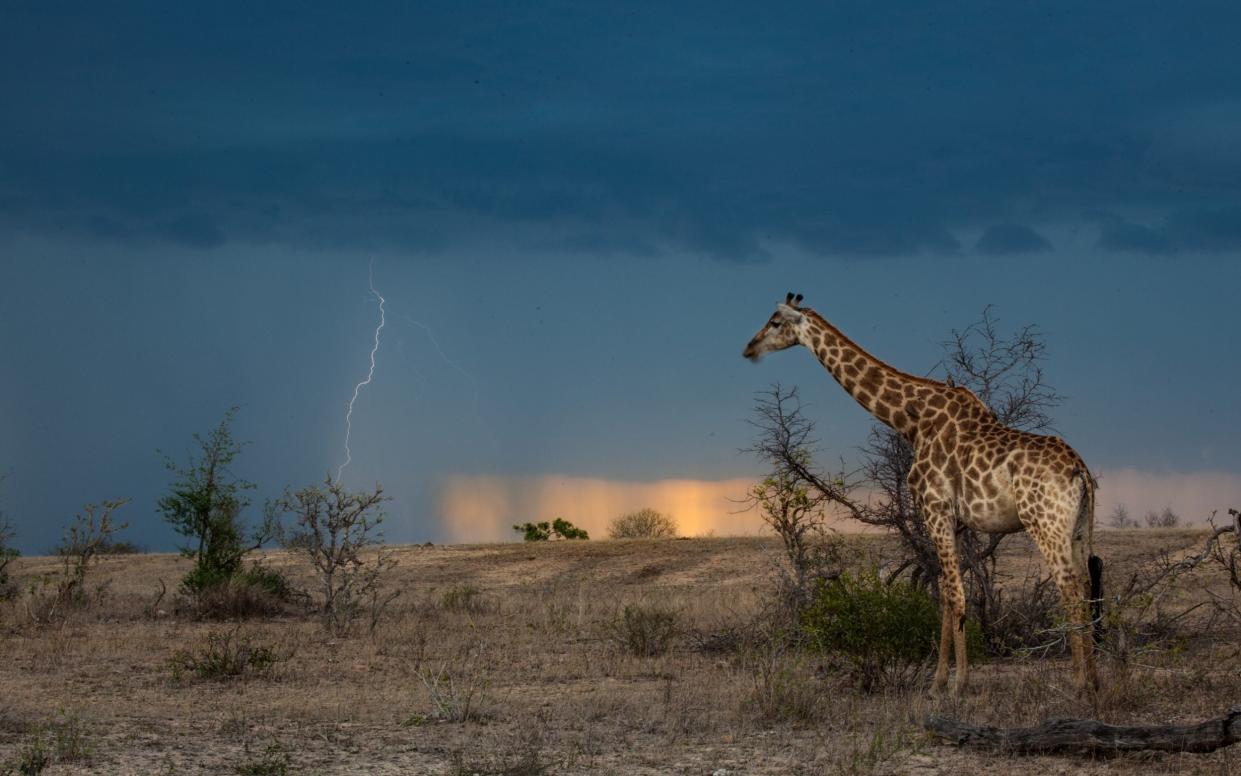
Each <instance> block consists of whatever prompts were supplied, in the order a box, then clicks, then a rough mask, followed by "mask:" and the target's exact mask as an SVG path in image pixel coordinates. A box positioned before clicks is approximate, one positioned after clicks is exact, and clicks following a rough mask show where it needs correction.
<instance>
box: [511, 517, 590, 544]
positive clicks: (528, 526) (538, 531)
mask: <svg viewBox="0 0 1241 776" xmlns="http://www.w3.org/2000/svg"><path fill="white" fill-rule="evenodd" d="M513 530H514V531H516V532H517V533H519V534H521V535H522V537H521V538H522V541H527V542H546V541H551V540H556V539H589V538H590V534H588V533H586V530H585V529H583V528H578V527H577V526H575V525H573V523H570V522H569V521H568V520H565V519H564V518H560V517H558V518H556V519H555V520H553V521H552V522H550V523H548V522H546V521H544V522H542V523H521V524H520V525H514V526H513Z"/></svg>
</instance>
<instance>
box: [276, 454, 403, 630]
mask: <svg viewBox="0 0 1241 776" xmlns="http://www.w3.org/2000/svg"><path fill="white" fill-rule="evenodd" d="M387 500H388V499H387V498H386V497H385V496H384V495H383V488H382V487H381V486H379V485H378V484H377V485H376V486H375V489H374V490H373V491H369V492H366V491H359V492H356V493H353V492H350V491H348V490H346V489H345V487H344V486H343V485H341V484H340V483H339V482H333V481H332V479H331V478H330V477H328V478H327V479H326V480H325V481H324V484H323V485H322V486H311V487H308V488H302V489H301V490H298V491H296V492H288V491H286V492H285V494H284V496H282V497H281V498H280V499H279V500H278V501H276V502H275V503H274V504H273V505H272V506H270V507H269V510H272V511H280V512H289V513H292V514H293V516H294V519H295V521H296V524H295V527H294V529H293V531H292V535H291V537H289V539H288V541H287V543H288V544H289V546H292V547H295V548H297V549H300V550H302V551H304V552H305V553H307V554H308V555H309V556H310V560H311V563H312V564H313V565H314V568H315V572H316V574H317V576H318V580H319V590H320V593H321V594H322V596H323V599H322V604H321V611H322V613H323V621H324V625H325V626H326V627H327V628H328V629H329V630H330V631H332V632H333V633H336V634H343V633H345V632H347V631H348V630H349V628H350V627H351V625H352V624H353V621H354V619H355V617H356V616H357V615H358V613H359V612H360V610H361V608H362V606H363V604H364V603H365V602H367V601H369V602H370V603H371V606H372V610H373V611H372V617H371V621H372V624H373V623H374V622H375V621H376V620H377V618H378V612H379V608H381V607H382V606H383V605H385V604H387V603H389V602H391V601H392V600H393V599H394V598H396V595H397V594H399V592H398V593H396V594H389V595H387V596H382V595H380V591H379V588H380V582H381V577H382V576H383V575H384V573H385V572H387V571H388V570H390V569H391V568H393V567H394V566H395V565H396V560H395V559H394V558H392V557H391V554H390V553H388V552H386V551H385V550H384V548H383V546H382V541H383V537H382V535H380V534H379V533H378V532H377V530H376V529H377V528H378V526H379V524H380V523H382V522H383V519H384V515H383V513H382V512H378V511H377V508H378V507H379V505H380V504H382V503H383V502H384V501H387ZM372 548H373V550H374V557H373V558H371V559H370V560H368V559H367V558H366V557H365V555H366V553H367V552H368V551H370V550H371V549H372Z"/></svg>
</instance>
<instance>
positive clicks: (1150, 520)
mask: <svg viewBox="0 0 1241 776" xmlns="http://www.w3.org/2000/svg"><path fill="white" fill-rule="evenodd" d="M1180 524H1181V516H1180V515H1178V514H1177V513H1175V512H1173V511H1172V507H1164V508H1163V511H1162V512H1158V513H1156V512H1154V511H1151V512H1147V513H1146V527H1147V528H1176V527H1177V526H1178V525H1180Z"/></svg>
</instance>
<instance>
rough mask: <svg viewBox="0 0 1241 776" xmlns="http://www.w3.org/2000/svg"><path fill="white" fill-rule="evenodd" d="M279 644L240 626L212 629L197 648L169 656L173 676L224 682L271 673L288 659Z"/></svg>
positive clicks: (181, 679)
mask: <svg viewBox="0 0 1241 776" xmlns="http://www.w3.org/2000/svg"><path fill="white" fill-rule="evenodd" d="M289 657H290V655H287V654H281V653H280V652H278V651H277V650H276V648H275V647H273V646H270V645H267V644H262V643H259V642H258V641H257V640H256V639H255V637H254V636H252V635H249V634H243V633H241V632H240V631H239V630H238V629H236V628H234V629H233V630H227V631H212V632H210V633H208V634H207V640H206V642H205V643H203V644H201V645H199V647H198V648H197V649H194V650H177V651H175V652H173V654H172V657H171V658H169V661H168V662H169V667H170V668H171V669H172V678H173V679H174V680H175V681H183V680H185V679H187V678H195V679H203V680H210V681H222V680H228V679H237V678H240V677H245V676H269V675H270V674H271V672H272V669H273V668H275V666H276V664H277V663H281V662H283V661H285V660H288V659H289Z"/></svg>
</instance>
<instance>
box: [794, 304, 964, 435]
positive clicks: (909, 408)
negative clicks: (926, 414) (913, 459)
mask: <svg viewBox="0 0 1241 776" xmlns="http://www.w3.org/2000/svg"><path fill="white" fill-rule="evenodd" d="M802 312H803V313H804V318H803V320H802V324H801V327H800V329H799V332H798V339H799V341H800V342H801V344H802V345H805V346H806V347H807V348H808V349H809V350H810V352H811V353H813V354H814V356H815V358H817V359H819V363H821V364H823V367H824V368H825V369H826V370H827V371H828V372H830V373H831V375H832V377H834V378H836V382H838V383H840V385H841V387H842V388H844V389H845V391H847V392H848V393H849V395H850V396H852V397H853V398H854V399H855V400H856V401H857V403H858V404H860V405H862V406H863V407H865V408H866V411H867V412H869V413H870V414H871V415H874V416H875V418H876V419H877V420H879V421H880V422H881V423H883V424H885V425H887V426H889V427H891V428H893V429H895V430H896V431H897V432H899V433H900V434H902V435H904V436H905V437H906V438H907V439H909V440H910V441H911V442H912V441H913V440H914V435H915V433H916V431H917V427H918V423H917V420H918V409H917V406H916V402H917V400H918V399H919V398H920V397H922V396H925V395H926V393H927V387H928V386H930V385H935V383H934V382H933V381H930V380H926V379H923V378H920V377H914V376H913V375H909V374H905V373H904V372H901V371H899V370H897V369H895V368H893V367H891V366H889V365H888V364H885V363H884V362H882V361H880V360H879V359H877V358H875V357H874V356H872V355H871V354H870V353H867V352H866V351H865V350H863V349H862V348H861V347H859V346H858V345H857V343H855V342H854V341H853V340H851V339H849V338H848V337H846V336H845V335H844V334H843V333H841V331H840V330H839V329H837V328H836V327H835V326H833V325H832V324H830V323H828V322H827V321H826V320H825V319H824V318H823V317H822V316H820V315H819V314H818V313H816V312H814V311H813V310H808V309H803V310H802ZM944 387H946V386H944ZM919 388H921V389H922V391H919Z"/></svg>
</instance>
